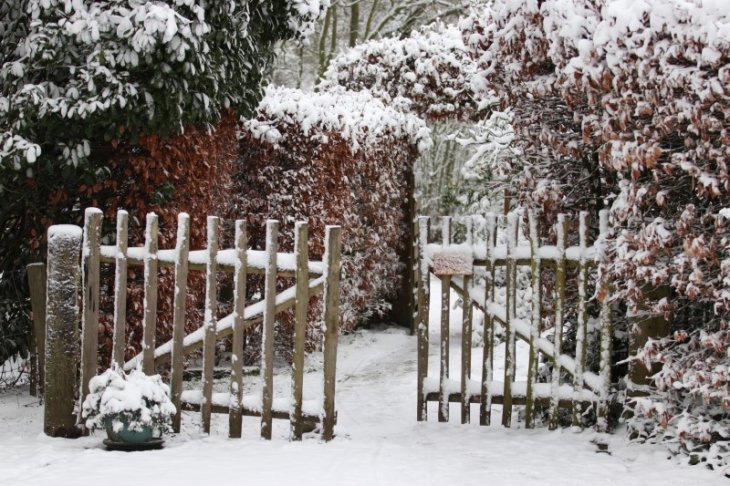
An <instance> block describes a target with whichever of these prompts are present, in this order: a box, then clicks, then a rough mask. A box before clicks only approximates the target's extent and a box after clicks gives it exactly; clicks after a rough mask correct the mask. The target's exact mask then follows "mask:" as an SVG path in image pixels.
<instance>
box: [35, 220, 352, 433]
mask: <svg viewBox="0 0 730 486" xmlns="http://www.w3.org/2000/svg"><path fill="white" fill-rule="evenodd" d="M128 224H129V216H128V214H127V212H126V211H123V210H122V211H119V212H118V213H117V220H116V245H112V246H108V245H102V244H101V241H102V240H101V235H100V230H101V226H102V212H101V211H100V210H99V209H96V208H90V209H87V210H86V212H85V222H84V228H83V242H81V241H79V242H78V243H79V244H80V245H78V246H81V248H82V249H83V250H82V252H81V275H82V302H83V305H82V309H83V310H82V313H81V318H80V320H81V350H80V362H81V366H80V400H81V401H83V400H84V398H85V397H86V396H87V395H88V393H89V380H90V379H91V378H92V377H94V376H95V375H96V373H97V369H98V355H97V353H98V334H97V333H98V325H99V275H100V265H101V264H111V265H114V266H115V285H114V331H113V345H112V356H111V358H112V359H111V361H112V362H114V363H117V364H123V367H124V369H125V370H131V369H134V368H136V367H138V366H141V368H142V370H143V371H144V372H145V373H148V374H153V373H155V372H156V369H157V367H158V366H159V365H161V364H164V363H166V362H170V363H171V372H170V377H171V378H170V390H171V399H172V401H173V403H174V404H175V406H176V408H177V414H176V416H175V417H174V420H173V429H174V430H175V432H179V431H180V422H181V411H182V410H194V411H195V410H199V411H200V413H201V415H202V425H203V430H204V431H205V432H206V433H209V432H210V425H211V413H228V414H229V436H230V437H240V436H241V429H242V416H260V417H261V436H262V437H264V438H266V439H270V438H271V433H272V419H275V418H276V419H287V420H289V421H290V436H291V438H292V439H294V440H299V439H301V437H302V432H303V430H304V429H311V428H314V427H315V426H316V424H319V423H321V427H322V435H323V438H324V439H325V440H330V439H332V438H333V437H334V426H335V420H336V415H335V371H336V361H337V339H338V332H339V308H338V306H339V285H340V247H341V241H340V240H341V228H340V227H339V226H328V227H327V228H326V235H325V254H324V258H323V260H322V261H310V260H309V257H308V225H307V223H305V222H298V223H296V225H295V249H294V253H280V252H279V248H278V236H279V222H278V221H274V220H269V221H267V223H266V247H265V249H264V250H263V251H260V250H258V251H257V250H250V249H247V235H246V224H245V222H244V221H242V220H238V221H236V222H235V247H234V248H232V249H219V248H218V233H219V224H220V221H219V218H217V217H214V216H209V217H208V219H207V247H206V248H205V249H203V250H197V251H191V250H190V247H189V241H190V218H189V216H188V215H187V214H185V213H181V214H179V215H178V227H177V240H176V245H175V248H174V249H168V250H164V249H159V248H158V216H157V215H156V214H154V213H150V214H148V215H147V220H146V230H145V244H144V246H143V247H138V248H129V247H128V236H127V234H128ZM56 233H57V234H59V235H60V236H63V237H66V236H69V235H71V236H73V232H71V233H69V232H64V231H55V232H54V228H53V227H52V228H51V231H50V232H49V235H51V234H56ZM79 234H80V228H79ZM74 244H75V243H72V244H71V245H67V246H69V248H71V249H72V250H73V251H76V249H75V248H74ZM51 245H54V240H53V239H51V238H50V237H49V262H48V265H49V269H52V268H58V267H59V262H62V260H61V259H59V258H54V255H55V254H56V253H58V251H57V248H51ZM58 246H59V245H56V247H58ZM67 253H68V252H67ZM74 258H76V262H78V256H76V257H74V256H73V255H72V256H71V258H67V260H68V261H69V262H71V264H70V265H69V264H66V266H68V267H69V268H68V269H66V271H68V272H71V273H73V272H78V268H77V267H78V264H75V265H74V264H73V261H74ZM51 260H54V261H51ZM129 266H141V267H143V269H144V317H143V345H142V352H141V353H140V354H139V355H137V356H136V357H134V358H133V359H131V360H130V361H127V362H126V363H125V361H124V350H125V347H126V343H125V327H126V325H127V324H126V323H127V319H126V300H127V296H126V293H127V273H128V267H129ZM160 267H173V268H174V275H175V292H174V315H173V335H172V339H171V340H170V341H168V342H166V343H163V344H161V345H157V344H156V343H155V330H156V320H157V300H158V298H157V285H158V278H157V275H158V269H159V268H160ZM191 271H198V272H205V279H206V287H205V288H206V293H205V312H204V319H203V322H202V325H201V327H200V328H199V329H198V330H197V331H195V332H193V333H191V334H188V335H187V336H186V335H185V330H184V326H185V321H186V316H185V300H186V293H187V282H188V274H189V272H191ZM217 272H227V273H233V287H234V289H233V290H234V298H233V312H232V313H231V314H230V315H228V316H227V317H224V318H222V319H220V320H217V319H216V314H217V310H218V299H217V291H216V275H217ZM55 273H56V274H58V272H57V271H55ZM253 274H263V275H264V282H265V284H264V293H263V299H262V300H261V301H259V302H256V303H253V304H250V305H248V306H246V282H247V277H248V276H249V275H253ZM277 277H287V278H292V277H293V278H294V279H295V284H294V285H293V286H291V287H289V288H287V289H286V290H284V291H282V292H280V293H278V294H277V293H276V283H277ZM50 278H51V272H50V271H49V282H50ZM54 287H55V285H54ZM48 289H49V295H48V306H50V307H53V305H54V304H53V302H52V301H53V299H54V298H57V297H59V295H58V293H57V292H56V293H55V294H52V290H53V289H51V285H48ZM39 291H40V290H37V291H36V293H37V292H39ZM320 293H323V294H324V295H323V300H324V316H323V320H324V339H323V355H324V365H323V375H324V380H323V381H324V390H323V401H322V403H321V404H312V403H307V402H305V401H303V378H304V341H305V334H306V324H307V309H308V305H309V299H310V297H312V296H314V295H317V294H320ZM67 298H68V297H67ZM50 307H49V308H50ZM291 307H294V316H295V324H294V339H293V354H292V355H293V362H292V373H291V400H290V401H287V400H274V398H273V371H274V328H275V316H276V314H278V313H280V312H282V311H284V310H286V309H289V308H291ZM47 323H48V326H49V327H50V328H51V329H50V330H49V331H48V336H53V335H55V334H56V333H54V330H53V329H52V328H53V326H63V325H64V323H60V322H55V320H54V318H53V316H49V318H48V320H47ZM258 325H261V326H262V350H261V372H260V376H261V381H262V390H261V396H260V397H256V396H244V394H243V350H244V336H245V334H246V333H248V332H249V331H250V330H251V329H253V328H254V327H255V326H258ZM227 337H231V340H232V356H231V373H230V387H229V389H230V391H229V393H213V375H214V373H213V372H214V363H215V353H216V341H217V340H219V339H223V338H227ZM201 348H202V355H203V366H202V390H186V391H183V370H184V367H185V354H186V353H189V352H191V351H195V350H198V349H201ZM56 368H57V367H56V366H54V363H52V362H48V365H47V370H48V372H47V374H46V377H45V378H46V383H47V384H48V383H49V382H50V381H51V380H54V376H53V375H54V373H55V374H56V375H59V374H63V373H67V371H65V370H62V369H61V370H58V369H56ZM49 375H50V376H49ZM61 381H63V380H61ZM51 388H53V386H51ZM61 392H63V390H61ZM71 393H73V391H71ZM54 396H55V395H54V394H53V393H51V396H50V399H51V403H49V401H48V399H49V396H48V394H47V395H46V408H47V409H48V408H49V407H50V408H51V409H52V408H53V407H54V403H53V399H54ZM50 413H51V415H53V411H52V410H51V412H50ZM47 416H48V412H47ZM56 416H58V414H56ZM47 425H48V424H47ZM50 428H51V429H52V428H53V426H51V427H50ZM46 429H47V431H48V430H49V427H48V426H47V427H46Z"/></svg>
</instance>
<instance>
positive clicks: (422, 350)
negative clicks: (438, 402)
mask: <svg viewBox="0 0 730 486" xmlns="http://www.w3.org/2000/svg"><path fill="white" fill-rule="evenodd" d="M428 226H429V218H428V217H427V216H419V217H418V411H417V413H416V418H417V420H418V421H419V422H420V421H424V420H426V419H427V417H428V413H427V412H428V408H427V407H428V403H427V402H426V394H425V393H424V391H423V381H424V380H425V379H426V375H427V374H428V324H429V323H428V317H429V316H428V313H429V299H430V297H429V295H430V289H429V286H430V274H429V269H428V260H427V259H426V246H427V245H428Z"/></svg>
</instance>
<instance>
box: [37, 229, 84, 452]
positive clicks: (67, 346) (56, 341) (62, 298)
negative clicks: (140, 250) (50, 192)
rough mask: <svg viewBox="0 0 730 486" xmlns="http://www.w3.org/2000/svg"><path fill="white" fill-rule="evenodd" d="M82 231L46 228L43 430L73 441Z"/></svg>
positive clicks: (75, 431) (77, 431) (78, 431)
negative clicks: (46, 294)
mask: <svg viewBox="0 0 730 486" xmlns="http://www.w3.org/2000/svg"><path fill="white" fill-rule="evenodd" d="M82 235H83V232H82V229H81V228H79V227H78V226H71V225H58V226H51V227H50V228H49V229H48V280H47V287H46V288H47V292H48V300H47V304H46V305H47V314H46V332H47V334H46V376H45V380H46V381H45V386H44V390H45V399H46V401H45V410H44V419H43V430H44V431H45V433H46V435H49V436H51V437H66V438H75V437H79V436H80V435H81V432H82V431H81V429H80V428H79V427H77V426H76V417H75V416H74V408H75V405H76V389H77V386H78V382H77V375H76V369H77V366H78V363H79V360H80V358H81V350H80V349H79V331H78V328H79V320H80V315H79V302H78V291H79V283H80V282H79V281H80V275H79V274H80V266H79V258H80V250H81V240H82Z"/></svg>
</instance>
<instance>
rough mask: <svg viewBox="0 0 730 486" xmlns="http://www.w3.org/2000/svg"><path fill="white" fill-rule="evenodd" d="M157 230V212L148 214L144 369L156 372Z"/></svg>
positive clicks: (151, 372) (150, 373)
mask: <svg viewBox="0 0 730 486" xmlns="http://www.w3.org/2000/svg"><path fill="white" fill-rule="evenodd" d="M157 230H158V218H157V215H156V214H155V213H149V214H147V224H146V226H145V232H144V247H145V253H144V320H143V322H142V329H143V336H142V341H143V344H142V371H144V372H145V374H148V375H152V374H154V373H155V332H156V331H157V264H158V262H157V249H158V248H157V247H158V242H157V239H158V238H157Z"/></svg>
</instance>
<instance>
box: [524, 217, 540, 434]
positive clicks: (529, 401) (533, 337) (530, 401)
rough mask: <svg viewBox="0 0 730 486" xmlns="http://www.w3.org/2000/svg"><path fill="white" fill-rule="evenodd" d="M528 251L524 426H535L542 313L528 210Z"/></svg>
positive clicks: (535, 232) (533, 222) (534, 225)
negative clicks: (529, 311)
mask: <svg viewBox="0 0 730 486" xmlns="http://www.w3.org/2000/svg"><path fill="white" fill-rule="evenodd" d="M529 218H530V253H531V256H532V259H531V260H532V265H531V267H532V268H531V273H532V275H531V277H532V314H531V319H530V354H529V360H528V365H527V393H526V396H525V428H528V429H531V428H533V427H535V384H536V383H537V368H538V353H537V341H538V339H540V319H541V315H542V283H541V282H540V271H541V262H540V233H539V222H538V220H537V214H536V212H535V211H534V210H532V211H530V215H529Z"/></svg>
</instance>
